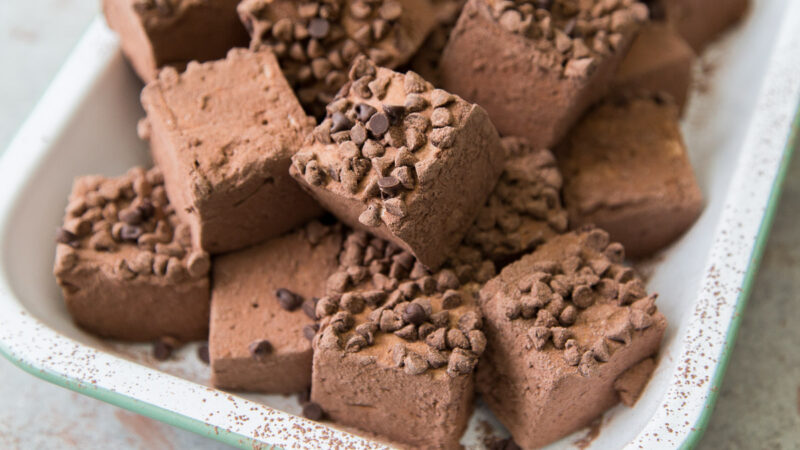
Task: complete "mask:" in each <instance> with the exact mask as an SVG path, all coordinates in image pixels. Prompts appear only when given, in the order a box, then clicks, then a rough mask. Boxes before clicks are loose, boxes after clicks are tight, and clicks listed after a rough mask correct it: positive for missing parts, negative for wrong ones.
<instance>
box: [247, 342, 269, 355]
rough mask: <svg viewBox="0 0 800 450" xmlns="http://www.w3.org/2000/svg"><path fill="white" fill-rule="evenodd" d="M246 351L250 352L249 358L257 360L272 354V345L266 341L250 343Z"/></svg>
mask: <svg viewBox="0 0 800 450" xmlns="http://www.w3.org/2000/svg"><path fill="white" fill-rule="evenodd" d="M247 349H248V350H249V351H250V356H253V357H255V358H258V357H260V356H265V355H268V354H270V353H272V344H270V342H269V341H268V340H266V339H262V340H259V341H253V342H251V343H250V345H248V346H247Z"/></svg>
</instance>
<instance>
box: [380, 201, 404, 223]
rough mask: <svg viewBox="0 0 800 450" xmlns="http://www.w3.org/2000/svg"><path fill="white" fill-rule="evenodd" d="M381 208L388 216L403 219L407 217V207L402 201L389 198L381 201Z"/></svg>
mask: <svg viewBox="0 0 800 450" xmlns="http://www.w3.org/2000/svg"><path fill="white" fill-rule="evenodd" d="M383 208H384V209H385V210H386V212H388V213H389V214H391V215H393V216H397V217H399V218H401V219H402V218H403V217H405V216H406V215H408V207H407V206H406V204H405V203H404V202H403V200H401V199H399V198H390V199H386V200H384V201H383Z"/></svg>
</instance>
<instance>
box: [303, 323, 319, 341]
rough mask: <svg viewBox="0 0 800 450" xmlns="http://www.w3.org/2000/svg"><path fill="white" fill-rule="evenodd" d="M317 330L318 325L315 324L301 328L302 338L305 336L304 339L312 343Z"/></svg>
mask: <svg viewBox="0 0 800 450" xmlns="http://www.w3.org/2000/svg"><path fill="white" fill-rule="evenodd" d="M318 328H319V325H317V324H311V325H306V326H304V327H303V336H305V337H306V339H308V340H309V341H313V340H314V336H316V335H317V329H318Z"/></svg>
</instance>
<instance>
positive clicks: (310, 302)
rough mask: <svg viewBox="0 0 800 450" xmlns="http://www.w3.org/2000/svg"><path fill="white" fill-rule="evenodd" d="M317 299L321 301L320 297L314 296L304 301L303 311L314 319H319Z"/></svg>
mask: <svg viewBox="0 0 800 450" xmlns="http://www.w3.org/2000/svg"><path fill="white" fill-rule="evenodd" d="M317 301H319V299H318V298H316V297H314V298H310V299H307V300H306V301H304V302H303V312H304V313H306V315H307V316H308V317H310V318H312V319H314V320H316V319H317V313H316V311H317Z"/></svg>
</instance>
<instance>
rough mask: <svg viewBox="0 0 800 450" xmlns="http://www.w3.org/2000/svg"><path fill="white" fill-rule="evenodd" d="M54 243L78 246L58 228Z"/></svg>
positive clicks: (76, 237)
mask: <svg viewBox="0 0 800 450" xmlns="http://www.w3.org/2000/svg"><path fill="white" fill-rule="evenodd" d="M398 183H399V181H398ZM56 242H58V243H59V244H67V245H69V246H72V247H76V246H77V245H78V236H76V235H75V233H73V232H71V231H69V230H65V229H63V228H59V229H58V230H57V231H56Z"/></svg>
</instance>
